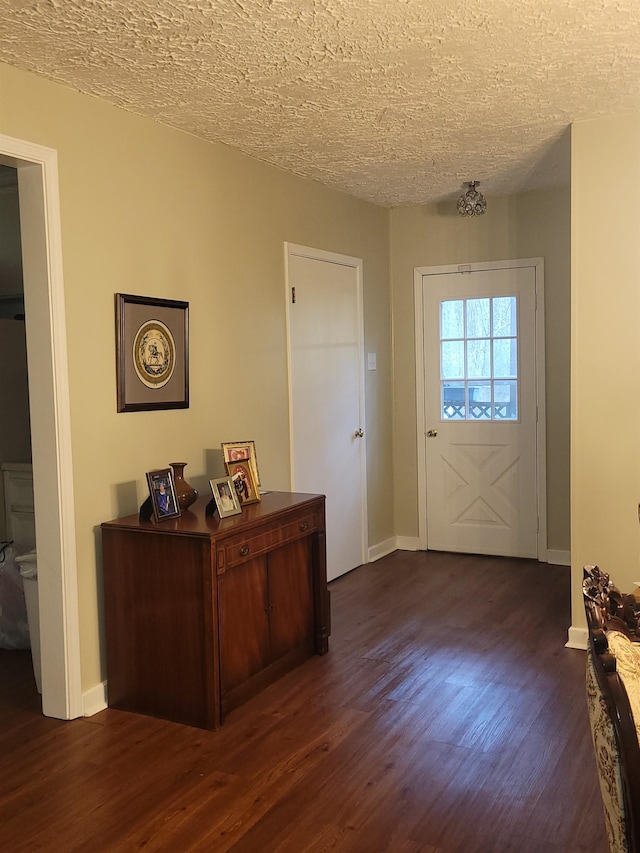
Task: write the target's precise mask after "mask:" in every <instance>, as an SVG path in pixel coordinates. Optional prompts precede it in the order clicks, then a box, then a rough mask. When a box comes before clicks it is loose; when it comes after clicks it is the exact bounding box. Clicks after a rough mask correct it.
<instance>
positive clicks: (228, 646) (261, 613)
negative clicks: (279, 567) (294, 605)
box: [218, 557, 269, 694]
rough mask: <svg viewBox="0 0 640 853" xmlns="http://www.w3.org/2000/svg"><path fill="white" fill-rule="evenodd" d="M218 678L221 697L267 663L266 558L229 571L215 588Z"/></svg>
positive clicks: (259, 558)
mask: <svg viewBox="0 0 640 853" xmlns="http://www.w3.org/2000/svg"><path fill="white" fill-rule="evenodd" d="M218 596H219V598H218V605H219V613H220V655H221V661H220V677H221V681H222V693H223V694H225V693H227V692H228V691H230V690H232V689H233V688H234V687H237V686H238V685H239V684H242V683H243V682H245V681H247V680H248V679H249V678H251V677H252V676H253V675H255V674H256V673H258V672H260V671H261V670H262V669H264V667H265V666H266V665H267V663H268V655H269V612H268V608H269V601H268V589H267V561H266V557H257V558H256V559H254V560H249V561H247V562H246V563H242V565H240V566H236V567H235V568H233V569H230V570H228V571H226V572H225V573H224V575H222V577H221V578H220V582H219V586H218Z"/></svg>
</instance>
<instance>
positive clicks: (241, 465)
mask: <svg viewBox="0 0 640 853" xmlns="http://www.w3.org/2000/svg"><path fill="white" fill-rule="evenodd" d="M226 468H227V473H228V475H229V479H230V480H231V482H232V483H233V487H234V489H235V492H236V495H237V496H238V500H239V501H240V505H241V506H243V505H244V504H253V503H257V502H258V501H259V500H260V492H259V491H258V484H257V483H256V481H255V477H254V475H253V467H252V465H251V461H250V460H249V459H246V460H242V461H240V462H227V463H226Z"/></svg>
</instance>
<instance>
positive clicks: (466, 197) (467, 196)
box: [458, 181, 487, 216]
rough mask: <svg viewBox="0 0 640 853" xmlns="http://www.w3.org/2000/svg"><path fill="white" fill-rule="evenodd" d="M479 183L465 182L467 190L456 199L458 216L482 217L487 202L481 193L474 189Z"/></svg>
mask: <svg viewBox="0 0 640 853" xmlns="http://www.w3.org/2000/svg"><path fill="white" fill-rule="evenodd" d="M479 185H480V181H467V186H468V187H469V189H468V190H467V191H466V193H463V194H462V195H461V196H460V198H459V199H458V213H459V214H460V216H482V214H483V213H484V212H485V210H486V209H487V202H486V201H485V198H484V196H483V195H482V193H481V192H480V191H479V190H477V189H476V187H477V186H479Z"/></svg>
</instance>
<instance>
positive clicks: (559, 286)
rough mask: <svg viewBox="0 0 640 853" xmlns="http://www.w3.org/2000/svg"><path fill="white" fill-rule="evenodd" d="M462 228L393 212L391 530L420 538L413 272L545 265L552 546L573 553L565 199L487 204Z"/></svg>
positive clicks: (444, 215) (420, 214) (427, 214)
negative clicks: (523, 261)
mask: <svg viewBox="0 0 640 853" xmlns="http://www.w3.org/2000/svg"><path fill="white" fill-rule="evenodd" d="M487 201H488V208H487V213H486V214H485V215H484V216H482V217H479V218H475V217H474V218H461V217H459V216H458V214H457V212H456V210H455V201H452V202H451V203H450V204H449V205H444V204H439V205H433V206H427V207H411V208H398V209H396V210H393V211H392V212H391V259H392V264H391V282H392V304H393V334H394V477H395V490H394V491H395V524H396V533H397V534H398V535H400V536H407V537H417V535H418V505H417V474H416V464H417V447H416V395H415V341H414V294H413V271H414V268H415V267H421V266H439V265H445V264H460V263H473V262H480V261H499V260H509V259H515V258H533V257H542V258H544V263H545V300H546V301H545V323H546V393H547V492H548V509H547V525H548V546H549V548H550V549H552V550H557V551H569V548H570V538H569V531H570V521H569V364H570V358H569V328H570V243H569V240H570V192H569V189H568V188H567V189H559V190H553V191H539V192H529V193H523V194H520V195H515V196H509V197H503V198H492V197H489V198H488V200H487Z"/></svg>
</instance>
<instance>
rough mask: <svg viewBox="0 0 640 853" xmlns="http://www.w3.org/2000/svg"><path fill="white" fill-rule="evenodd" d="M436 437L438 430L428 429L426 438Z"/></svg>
mask: <svg viewBox="0 0 640 853" xmlns="http://www.w3.org/2000/svg"><path fill="white" fill-rule="evenodd" d="M437 435H438V430H437V429H430V430H429V431H428V432H427V438H435V437H436V436H437Z"/></svg>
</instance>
